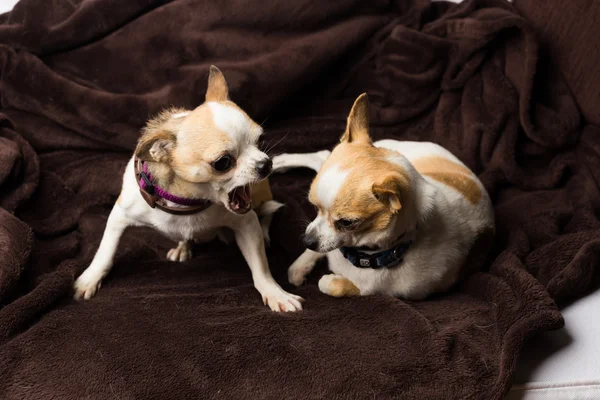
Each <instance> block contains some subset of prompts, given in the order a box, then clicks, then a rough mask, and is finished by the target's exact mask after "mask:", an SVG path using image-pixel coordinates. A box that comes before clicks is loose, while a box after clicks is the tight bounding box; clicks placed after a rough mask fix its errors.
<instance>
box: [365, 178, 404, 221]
mask: <svg viewBox="0 0 600 400" xmlns="http://www.w3.org/2000/svg"><path fill="white" fill-rule="evenodd" d="M408 189H409V184H408V180H407V179H406V178H405V177H404V176H402V175H401V174H399V173H392V174H389V175H387V176H386V177H384V178H383V179H382V180H381V181H379V182H375V183H374V184H373V186H372V188H371V190H372V191H373V195H374V196H375V198H377V200H379V201H380V202H381V203H382V204H383V205H385V206H386V207H388V208H389V209H390V210H391V211H392V213H394V214H396V213H397V212H398V211H400V210H401V209H402V202H403V201H405V200H406V198H405V196H406V195H407V193H408V192H409V191H408Z"/></svg>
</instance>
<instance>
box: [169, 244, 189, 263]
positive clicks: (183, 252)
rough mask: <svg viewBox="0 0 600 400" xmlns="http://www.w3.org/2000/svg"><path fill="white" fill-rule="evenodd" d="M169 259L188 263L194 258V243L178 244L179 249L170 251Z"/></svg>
mask: <svg viewBox="0 0 600 400" xmlns="http://www.w3.org/2000/svg"><path fill="white" fill-rule="evenodd" d="M167 258H168V259H169V260H171V261H181V262H184V261H187V260H191V258H192V241H191V240H182V241H180V242H179V243H178V244H177V247H175V248H174V249H171V250H169V252H168V253H167Z"/></svg>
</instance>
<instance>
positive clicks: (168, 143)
mask: <svg viewBox="0 0 600 400" xmlns="http://www.w3.org/2000/svg"><path fill="white" fill-rule="evenodd" d="M175 141H176V137H175V135H174V134H173V132H170V131H168V130H165V129H157V130H150V131H147V132H146V133H144V134H143V135H142V137H141V138H140V140H139V141H138V145H137V147H136V148H135V155H136V156H137V157H138V158H139V159H140V160H142V161H148V162H168V161H169V159H170V158H171V152H172V151H173V149H174V148H175Z"/></svg>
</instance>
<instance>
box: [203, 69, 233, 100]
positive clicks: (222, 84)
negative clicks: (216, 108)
mask: <svg viewBox="0 0 600 400" xmlns="http://www.w3.org/2000/svg"><path fill="white" fill-rule="evenodd" d="M225 100H229V89H228V88H227V81H226V80H225V76H223V73H222V72H221V70H220V69H219V68H217V67H215V66H214V65H211V66H210V73H209V74H208V88H207V89H206V101H225Z"/></svg>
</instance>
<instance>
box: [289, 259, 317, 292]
mask: <svg viewBox="0 0 600 400" xmlns="http://www.w3.org/2000/svg"><path fill="white" fill-rule="evenodd" d="M311 269H312V267H311V266H306V265H304V264H301V263H298V260H296V262H294V263H293V264H292V265H291V266H290V268H289V269H288V281H289V282H290V283H291V284H292V285H294V286H300V285H302V284H303V283H304V280H305V279H306V275H308V273H309V272H310V270H311Z"/></svg>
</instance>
